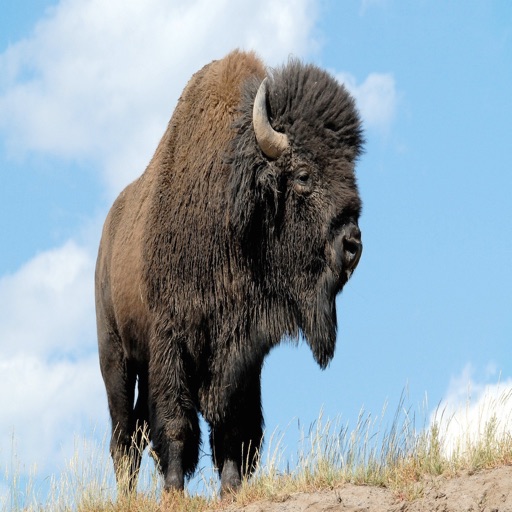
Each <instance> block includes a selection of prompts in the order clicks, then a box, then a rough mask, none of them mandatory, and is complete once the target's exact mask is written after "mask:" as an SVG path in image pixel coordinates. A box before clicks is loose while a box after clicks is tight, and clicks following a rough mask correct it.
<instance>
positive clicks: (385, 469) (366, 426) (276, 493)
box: [0, 395, 512, 512]
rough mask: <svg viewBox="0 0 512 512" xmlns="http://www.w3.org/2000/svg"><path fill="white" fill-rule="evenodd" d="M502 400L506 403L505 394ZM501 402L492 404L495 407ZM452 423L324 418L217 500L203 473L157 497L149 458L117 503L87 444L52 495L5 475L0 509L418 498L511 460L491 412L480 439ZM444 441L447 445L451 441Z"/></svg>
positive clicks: (98, 457)
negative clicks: (350, 492) (306, 497)
mask: <svg viewBox="0 0 512 512" xmlns="http://www.w3.org/2000/svg"><path fill="white" fill-rule="evenodd" d="M504 399H506V400H509V399H510V395H508V396H506V397H505V398H504ZM500 405H502V404H501V403H500V404H498V403H495V404H494V406H495V407H499V406H500ZM450 421H453V418H446V417H445V411H440V413H439V414H438V415H437V416H436V418H434V419H433V420H431V421H430V422H429V425H428V426H427V427H426V428H421V429H419V430H417V429H416V427H415V425H414V423H415V421H414V418H411V417H410V415H409V413H408V411H407V410H406V409H405V408H404V405H403V402H401V403H400V405H399V407H398V409H397V412H396V414H395V416H394V420H393V421H392V424H391V426H390V427H389V428H388V429H384V428H383V427H382V419H381V418H380V419H379V418H377V419H372V418H371V417H370V416H368V415H365V414H364V413H361V414H360V416H359V421H358V423H357V425H356V426H355V428H354V429H352V430H349V429H348V427H347V426H346V425H343V424H342V423H341V421H339V420H334V421H331V420H326V419H324V418H323V417H322V416H320V418H319V419H318V420H317V421H316V422H315V424H314V425H312V426H311V427H310V429H309V430H308V431H307V432H304V433H303V439H302V442H301V444H300V446H299V449H298V456H297V460H298V462H297V465H296V466H295V467H293V468H291V469H283V468H286V461H284V460H283V450H282V439H281V438H278V436H271V435H270V436H269V440H268V449H267V450H265V456H264V457H263V460H262V461H261V463H260V466H259V467H258V469H257V471H256V473H255V475H254V476H253V478H251V479H250V480H249V481H247V482H244V483H243V485H242V488H241V489H240V490H239V492H238V493H237V494H236V495H234V496H233V497H232V499H231V500H225V501H224V502H221V501H220V500H219V497H218V494H217V492H218V482H217V479H216V478H213V477H211V476H208V474H207V472H204V473H202V474H201V475H200V478H202V483H203V487H204V490H205V491H204V493H201V495H192V496H191V495H189V494H188V493H185V494H182V493H177V494H172V495H165V496H163V497H162V493H161V479H160V476H159V475H158V473H157V471H156V470H155V465H154V464H153V462H152V461H151V458H150V457H145V462H144V464H143V468H142V469H141V474H140V476H139V478H140V482H139V492H138V493H137V494H136V495H131V496H125V497H122V498H120V499H116V490H115V482H114V477H113V471H112V465H111V461H110V459H109V457H108V455H107V450H106V449H101V450H100V451H99V452H98V450H97V449H93V448H91V447H90V446H88V445H87V443H86V442H84V443H83V444H82V446H77V448H76V454H75V456H74V458H73V459H72V460H71V461H70V462H69V463H68V466H67V468H66V471H65V472H64V473H63V474H62V475H61V477H60V478H59V480H55V481H53V482H52V483H51V491H50V493H49V495H48V497H46V498H45V499H44V500H42V501H41V500H39V498H38V496H37V493H36V492H35V490H34V489H33V486H31V484H30V482H28V483H27V482H21V480H20V478H19V477H18V476H17V474H16V470H14V471H13V470H11V474H7V475H6V477H7V478H6V480H7V482H8V485H9V488H8V493H7V495H6V496H5V497H4V502H3V503H1V504H0V510H1V511H2V512H4V511H5V512H7V511H13V512H20V511H41V512H46V511H48V512H50V511H51V512H55V511H71V510H76V511H80V512H93V511H94V512H100V511H109V512H110V511H112V512H127V511H130V512H135V511H139V512H152V511H161V510H166V509H168V510H173V511H174V510H176V511H199V510H206V509H208V510H222V509H223V508H225V507H226V506H227V502H231V503H232V502H234V503H237V504H239V505H240V506H242V505H245V504H248V503H251V502H254V501H258V500H262V499H269V500H279V499H280V498H279V497H280V496H287V495H289V494H291V493H295V492H313V491H318V490H322V489H335V488H337V487H339V486H341V485H342V484H344V483H347V482H351V483H355V484H361V485H363V484H364V485H372V486H379V487H385V488H388V489H390V490H392V492H393V493H394V494H395V495H396V496H397V497H400V498H401V499H406V500H414V499H415V498H417V497H419V496H421V494H422V490H423V482H424V477H425V476H426V475H434V476H435V475H441V474H443V475H447V476H451V475H456V474H457V473H460V472H461V471H469V472H474V471H478V470H480V469H485V468H492V467H497V466H501V465H506V464H511V463H512V438H511V436H510V434H509V433H508V432H507V429H506V428H505V429H504V428H502V427H503V425H500V424H499V420H498V416H497V415H496V414H494V415H492V414H491V416H490V419H487V420H486V421H485V422H483V421H482V423H481V424H480V425H479V426H478V427H479V428H478V429H477V431H478V432H479V435H478V436H476V437H475V436H470V435H464V433H463V435H462V436H460V437H459V438H458V439H457V440H456V441H454V439H453V437H451V438H450V439H447V438H446V433H447V432H448V431H449V428H450ZM448 441H449V442H448Z"/></svg>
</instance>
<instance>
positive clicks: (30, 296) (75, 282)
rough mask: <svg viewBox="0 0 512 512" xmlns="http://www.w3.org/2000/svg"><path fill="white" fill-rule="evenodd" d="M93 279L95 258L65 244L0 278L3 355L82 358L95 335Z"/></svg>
mask: <svg viewBox="0 0 512 512" xmlns="http://www.w3.org/2000/svg"><path fill="white" fill-rule="evenodd" d="M93 275H94V258H93V256H92V255H91V254H90V253H89V252H88V251H87V250H86V249H84V248H82V247H79V246H78V245H77V244H76V243H75V242H73V241H69V242H67V243H66V244H64V245H63V246H61V247H59V248H56V249H53V250H49V251H46V252H43V253H41V254H39V255H37V256H35V257H34V258H33V259H32V260H31V261H30V262H28V263H27V264H25V265H23V266H22V267H21V268H20V269H19V270H18V272H16V273H15V274H13V275H8V276H3V277H1V278H0V303H2V308H0V350H1V353H2V356H3V357H4V358H5V357H11V356H13V355H15V354H18V353H20V352H27V353H30V354H33V355H37V356H44V357H54V356H58V355H60V356H68V357H71V356H72V357H77V356H78V355H80V354H81V353H82V352H83V351H84V346H90V344H91V335H93V334H94V298H93V292H94V288H93V286H94V285H93ZM93 340H94V338H93V339H92V341H93Z"/></svg>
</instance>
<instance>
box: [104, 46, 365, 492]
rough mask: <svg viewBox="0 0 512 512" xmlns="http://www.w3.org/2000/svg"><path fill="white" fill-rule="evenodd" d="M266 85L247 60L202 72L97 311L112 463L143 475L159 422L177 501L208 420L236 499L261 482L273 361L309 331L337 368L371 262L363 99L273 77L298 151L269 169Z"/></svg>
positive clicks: (129, 223) (127, 194) (295, 73)
mask: <svg viewBox="0 0 512 512" xmlns="http://www.w3.org/2000/svg"><path fill="white" fill-rule="evenodd" d="M265 75H266V70H265V67H264V66H263V64H262V62H261V61H260V60H259V59H258V58H257V57H256V56H255V55H254V54H252V53H242V52H238V51H235V52H233V53H231V54H229V55H228V56H227V57H225V58H224V59H222V60H220V61H214V62H212V63H211V64H209V65H207V66H205V67H204V68H203V69H201V70H200V71H199V72H197V73H196V74H195V75H194V76H193V77H192V79H191V80H190V82H189V83H188V85H187V86H186V88H185V90H184V91H183V94H182V96H181V98H180V100H179V102H178V105H177V107H176V110H175V112H174V114H173V116H172V118H171V120H170V122H169V125H168V127H167V130H166V132H165V134H164V136H163V138H162V140H161V141H160V144H159V146H158V148H157V150H156V152H155V155H154V157H153V159H152V160H151V162H150V164H149V166H148V167H147V169H146V171H145V172H144V174H142V176H141V177H140V178H139V179H137V180H136V181H134V182H133V183H132V184H130V185H129V186H128V187H127V188H126V189H125V190H124V191H123V192H122V193H121V194H120V196H119V197H118V198H117V200H116V201H115V203H114V205H113V207H112V209H111V210H110V212H109V214H108V216H107V219H106V222H105V226H104V230H103V236H102V240H101V244H100V249H99V255H98V261H97V268H96V309H97V325H98V343H99V354H100V365H101V370H102V375H103V378H104V381H105V386H106V389H107V395H108V403H109V409H110V414H111V417H112V427H113V434H112V441H111V452H112V456H113V459H114V464H115V466H116V470H119V467H120V464H121V459H122V458H123V456H124V455H125V454H129V455H130V456H131V457H132V462H133V476H134V477H136V474H137V470H138V465H139V462H140V458H139V457H138V456H137V455H136V454H135V451H134V450H133V447H134V444H136V443H140V442H141V440H140V439H139V438H137V437H136V436H135V438H133V439H132V436H133V434H134V432H135V431H136V426H137V425H142V424H143V423H144V422H145V423H147V424H148V425H149V428H150V437H151V440H152V443H153V445H154V449H155V451H156V453H157V454H158V456H159V460H160V467H161V470H162V472H163V474H164V477H165V487H166V488H168V489H169V488H183V485H184V477H185V476H190V475H191V474H192V473H193V472H194V470H195V468H196V465H197V460H198V450H199V444H200V430H199V424H198V412H200V413H201V414H202V415H203V416H204V418H205V420H206V421H207V422H208V424H209V426H210V443H211V447H212V453H213V457H214V462H215V464H216V465H217V467H218V469H219V472H220V475H221V485H222V489H223V490H226V489H227V488H233V487H236V486H237V485H238V484H239V482H240V478H241V477H242V476H243V475H244V474H247V473H248V472H250V471H251V469H252V468H253V467H254V464H255V462H256V458H257V451H258V449H259V447H260V444H261V440H262V429H263V416H262V410H261V397H260V374H261V368H262V364H263V359H264V357H265V355H266V354H267V353H268V352H269V350H270V349H271V348H272V347H274V346H275V345H277V344H278V343H279V342H280V340H281V339H282V338H283V337H290V338H297V337H298V336H299V334H300V333H302V334H303V335H304V337H305V338H306V340H307V342H308V343H309V345H310V347H311V349H312V352H313V355H314V357H315V359H316V360H317V361H318V363H319V364H320V366H321V367H322V368H323V367H325V366H326V365H327V364H328V362H329V361H330V359H331V358H332V356H333V354H334V346H335V339H336V309H335V296H336V294H337V293H338V292H339V291H341V289H342V287H343V285H344V284H345V282H346V281H347V279H348V277H349V276H350V273H351V272H352V271H353V269H354V268H355V266H356V265H357V262H358V260H359V255H360V252H361V243H360V232H359V229H358V227H357V220H358V217H359V213H360V209H361V203H360V199H359V196H358V192H357V186H356V182H355V177H354V173H353V167H354V162H355V160H356V159H357V157H358V155H359V154H360V152H361V146H362V134H361V126H360V121H359V117H358V114H357V111H356V109H355V106H354V102H353V100H352V98H351V97H350V96H349V94H348V93H347V91H346V90H345V89H344V88H343V86H341V85H339V84H338V83H337V82H336V81H335V80H334V79H333V78H332V77H331V76H329V75H328V74H327V73H325V72H324V71H321V70H320V69H318V68H316V67H314V66H311V65H303V64H301V63H300V62H298V61H290V62H289V63H288V65H286V66H284V67H283V68H280V69H277V70H275V71H274V72H272V73H271V74H270V76H269V84H268V96H267V111H268V115H269V120H270V121H271V123H272V126H273V128H274V129H275V130H277V131H280V132H283V133H285V134H286V135H287V137H288V141H289V146H288V148H287V149H286V150H285V151H284V153H283V154H282V155H281V156H279V157H278V158H277V159H270V158H268V157H266V156H265V154H264V153H263V152H262V150H261V149H260V147H259V146H258V143H257V141H256V139H255V135H254V130H253V125H252V121H253V120H252V105H253V102H254V98H255V95H256V91H257V89H258V87H259V85H260V83H261V81H262V79H263V78H264V77H265ZM137 382H138V398H137V401H136V404H135V406H134V405H133V404H134V398H135V387H136V383H137Z"/></svg>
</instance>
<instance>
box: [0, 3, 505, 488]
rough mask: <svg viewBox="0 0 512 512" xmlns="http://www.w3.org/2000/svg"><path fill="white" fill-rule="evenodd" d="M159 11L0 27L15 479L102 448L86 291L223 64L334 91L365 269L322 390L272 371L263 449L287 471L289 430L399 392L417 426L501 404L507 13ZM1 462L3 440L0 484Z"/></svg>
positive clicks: (4, 325) (18, 18)
mask: <svg viewBox="0 0 512 512" xmlns="http://www.w3.org/2000/svg"><path fill="white" fill-rule="evenodd" d="M168 4H170V3H169V2H165V1H163V0H153V1H152V2H144V3H143V5H142V4H141V5H136V4H131V3H128V4H126V3H125V2H121V1H118V0H113V1H111V2H109V3H108V4H106V3H104V2H100V1H99V0H91V1H85V0H67V1H61V2H58V1H51V2H48V1H44V0H37V1H32V0H31V1H28V0H22V1H21V0H20V1H17V2H10V3H9V4H8V6H7V7H6V9H5V10H4V11H3V12H4V13H3V15H2V17H1V18H0V171H1V183H2V185H1V187H0V205H1V209H2V215H0V233H1V234H2V239H3V244H2V247H3V250H2V251H1V253H0V304H1V308H0V368H1V373H2V384H3V385H2V387H1V389H0V409H1V410H2V416H1V418H0V428H1V430H2V432H4V433H14V438H15V440H16V444H17V449H16V451H17V453H18V457H19V458H20V460H21V463H22V465H23V467H25V468H29V467H30V466H32V464H34V463H36V464H37V467H38V474H39V477H40V478H41V481H42V480H43V479H44V478H45V477H46V476H48V475H49V474H52V473H58V472H59V471H60V469H61V468H62V467H63V465H64V463H65V461H66V460H67V459H68V458H69V457H71V455H72V453H73V439H74V436H79V437H81V438H86V439H89V438H91V439H93V440H94V439H96V437H98V436H99V437H101V436H103V433H104V432H106V431H107V430H108V415H107V406H106V399H105V395H104V390H103V383H102V381H101V377H100V374H99V369H98V364H97V354H96V338H95V322H94V304H93V284H92V280H93V269H94V261H95V253H96V250H97V244H98V240H99V233H100V230H101V225H102V222H103V219H104V217H105V215H106V212H107V211H108V208H109V206H110V204H111V203H112V201H113V199H114V198H115V196H116V195H117V194H118V193H119V192H120V190H121V189H122V188H123V187H124V186H125V185H126V184H128V183H129V182H130V181H131V180H132V179H134V178H135V177H137V176H138V175H139V174H140V173H141V172H142V171H143V169H144V167H145V165H146V164H147V162H148V161H149V158H150V156H151V154H152V152H153V151H154V149H155V148H156V145H157V143H158V140H159V138H160V136H161V134H162V133H163V130H164V127H165V125H166V123H167V120H168V118H169V117H170V115H171V113H172V110H173V108H174V105H175V102H176V100H177V98H178V96H179V94H180V92H181V90H182V88H183V86H184V85H185V84H186V82H187V80H188V78H189V77H190V76H191V74H192V73H193V72H194V71H196V70H197V69H199V68H200V67H201V66H202V65H204V64H205V63H207V62H209V61H210V60H212V59H214V58H220V57H222V56H223V55H224V54H226V53H227V52H228V51H230V50H231V49H232V48H234V47H242V48H246V49H255V50H256V51H257V52H258V53H259V54H260V55H261V56H262V57H263V58H264V60H265V61H266V62H267V63H268V64H269V65H278V64H280V63H282V62H284V61H285V60H286V59H287V58H288V56H289V55H296V56H299V57H301V58H302V59H304V60H306V61H309V62H314V63H316V64H318V65H319V66H321V67H324V68H326V69H328V70H329V71H331V72H332V73H333V74H334V75H336V76H337V78H338V79H339V80H341V81H343V82H344V83H345V84H346V85H347V87H348V88H349V89H350V90H351V91H352V93H353V94H354V96H355V97H356V100H357V102H358V105H359V107H360V110H361V113H362V116H363V118H364V121H365V128H366V137H367V145H366V153H365V155H364V156H363V157H362V158H361V160H360V163H359V166H358V169H357V174H358V179H359V185H360V192H361V196H362V199H363V202H364V211H363V216H362V219H361V223H360V224H361V228H362V231H363V241H364V253H363V257H362V260H361V262H360V265H359V267H358V269H357V271H356V272H355V274H354V276H353V278H352V280H351V281H350V282H349V284H348V285H347V286H346V288H345V290H344V291H343V294H342V295H341V296H340V297H339V299H338V313H339V338H338V344H337V350H336V355H335V358H334V361H333V362H332V364H331V365H330V367H329V368H328V369H327V370H325V371H323V372H322V371H320V370H319V368H318V367H317V366H316V364H315V363H314V361H313V358H312V356H311V354H310V351H309V349H308V348H307V346H305V345H301V346H299V347H295V346H289V345H282V346H280V347H279V348H277V349H276V350H274V351H273V352H272V353H271V354H270V356H269V358H268V360H267V363H266V365H265V369H264V373H263V405H264V410H265V417H266V424H267V429H268V431H270V432H272V431H274V430H275V429H276V428H279V429H282V430H286V434H285V444H286V445H287V446H288V449H289V453H291V454H293V453H295V450H296V442H297V439H298V431H297V423H299V422H300V424H301V425H303V426H304V425H306V426H307V425H309V424H310V423H311V422H313V421H314V420H315V419H316V418H318V416H319V412H320V410H321V409H323V411H324V415H325V416H329V417H336V416H340V415H341V417H342V419H343V420H344V421H348V422H350V423H351V424H354V423H355V421H356V419H357V416H358V414H359V412H360V410H361V408H363V407H364V409H365V410H366V411H367V412H369V413H371V414H372V415H374V416H378V415H380V413H381V411H382V409H383V407H384V404H385V403H386V402H388V403H389V407H390V408H391V409H392V410H394V407H395V406H396V405H397V404H398V402H399V399H400V395H401V393H402V392H403V390H404V389H407V396H408V398H407V403H408V404H409V405H410V407H411V408H412V409H413V410H415V411H418V412H419V413H420V414H425V416H426V417H428V415H429V414H430V413H431V412H432V411H434V410H435V408H436V407H437V406H438V404H442V405H443V406H445V407H453V408H455V407H456V406H457V405H459V404H464V403H465V400H466V398H467V392H468V390H470V392H471V393H470V394H471V398H472V401H473V402H474V403H477V402H478V401H479V400H480V398H481V397H482V396H484V394H485V391H486V390H489V389H491V390H492V389H498V388H497V386H498V385H499V386H500V387H499V389H509V388H512V357H511V355H510V346H511V344H512V314H511V312H512V264H511V262H512V150H511V148H512V130H511V128H510V120H511V119H512V96H511V91H512V4H510V3H509V2H507V1H505V0H501V1H498V0H495V1H488V2H478V1H471V0H470V1H467V2H442V1H433V2H423V1H416V2H399V1H393V0H363V1H350V2H349V1H346V2H335V1H334V0H331V1H315V0H290V1H283V2H279V3H278V2H272V1H271V0H263V1H262V2H259V3H258V6H257V7H253V6H251V4H252V2H249V1H236V0H225V1H220V0H219V1H214V2H212V1H206V0H194V1H190V0H188V1H187V2H182V1H176V2H173V3H172V5H168ZM425 397H427V398H428V406H426V407H425V405H424V403H425ZM508 415H509V412H508V410H507V411H503V417H504V418H505V417H506V418H508V417H509V416H508ZM95 429H96V430H95ZM99 432H101V436H100V434H98V433H99ZM206 446H207V445H206V444H205V448H206ZM11 453H12V448H11V437H10V436H8V435H4V436H3V439H2V440H0V464H1V465H2V473H3V467H4V466H8V465H9V463H10V461H11ZM27 470H28V469H27ZM23 471H25V470H23Z"/></svg>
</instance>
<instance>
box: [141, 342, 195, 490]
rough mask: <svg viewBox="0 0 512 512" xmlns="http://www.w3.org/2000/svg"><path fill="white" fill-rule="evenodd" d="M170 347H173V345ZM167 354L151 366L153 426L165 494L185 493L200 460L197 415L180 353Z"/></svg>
mask: <svg viewBox="0 0 512 512" xmlns="http://www.w3.org/2000/svg"><path fill="white" fill-rule="evenodd" d="M170 343H171V345H170V346H171V347H172V346H173V345H172V342H170ZM172 352H173V350H172V349H171V350H168V352H167V357H161V358H156V359H155V361H154V362H152V364H151V366H150V376H149V379H150V383H149V390H150V395H151V398H150V425H151V440H152V442H153V448H154V450H155V452H156V454H157V456H158V459H159V464H160V469H161V471H162V473H163V476H164V489H165V490H168V491H170V490H182V489H183V488H184V483H185V477H188V476H191V475H192V474H193V473H194V471H195V469H196V466H197V462H198V459H199V444H200V428H199V420H198V413H197V409H196V407H195V404H194V401H193V400H192V396H191V393H190V391H189V387H188V383H187V372H186V371H185V369H184V365H183V361H182V360H181V358H180V357H179V355H180V354H179V352H178V351H176V353H172Z"/></svg>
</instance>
